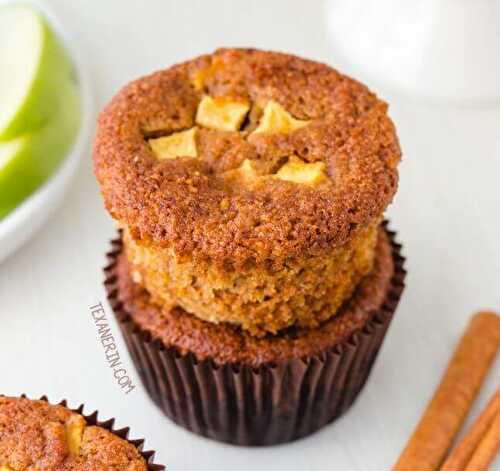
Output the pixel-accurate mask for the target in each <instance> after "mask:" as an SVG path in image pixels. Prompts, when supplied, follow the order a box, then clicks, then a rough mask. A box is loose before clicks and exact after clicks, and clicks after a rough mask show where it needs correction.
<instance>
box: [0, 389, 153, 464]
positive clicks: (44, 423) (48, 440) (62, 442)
mask: <svg viewBox="0 0 500 471" xmlns="http://www.w3.org/2000/svg"><path fill="white" fill-rule="evenodd" d="M92 417H93V419H94V420H95V416H91V418H90V420H92ZM109 425H110V423H109V422H108V426H109ZM141 443H142V442H141ZM148 461H149V459H148ZM31 469H36V470H40V471H44V470H46V471H55V470H57V471H59V470H60V471H64V470H68V471H69V470H75V471H76V470H93V471H94V470H95V471H100V470H101V471H109V470H120V471H142V470H144V471H146V470H150V469H163V467H160V466H158V465H151V466H150V465H149V464H148V462H147V461H146V459H145V458H144V457H143V456H142V454H141V452H140V450H139V449H138V448H137V446H135V445H134V444H133V443H132V442H129V441H128V440H126V439H124V438H121V437H120V436H118V435H116V434H115V433H113V432H112V431H110V430H109V427H107V428H105V427H104V426H98V425H91V424H88V423H87V420H86V418H85V417H83V416H82V415H81V414H80V413H78V412H75V411H72V410H70V409H68V408H67V407H65V406H64V405H51V404H49V403H48V402H47V401H45V400H30V399H27V398H24V397H20V398H19V397H5V396H0V470H1V471H24V470H31Z"/></svg>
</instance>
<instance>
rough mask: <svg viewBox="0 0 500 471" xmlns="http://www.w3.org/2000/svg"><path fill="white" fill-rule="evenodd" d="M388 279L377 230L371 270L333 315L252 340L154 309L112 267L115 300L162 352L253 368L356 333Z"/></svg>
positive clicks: (122, 263)
mask: <svg viewBox="0 0 500 471" xmlns="http://www.w3.org/2000/svg"><path fill="white" fill-rule="evenodd" d="M393 274H394V262H393V259H392V252H391V246H390V242H389V240H388V237H387V235H386V233H385V232H384V231H383V230H382V229H380V230H379V235H378V243H377V248H376V256H375V263H374V268H373V270H372V271H371V273H370V274H369V275H368V276H366V277H365V278H364V279H363V281H362V282H361V283H360V284H359V286H358V288H357V289H356V291H355V293H354V294H353V296H352V297H351V298H350V299H349V300H348V301H347V302H346V303H344V305H343V307H342V308H341V309H340V310H339V311H338V313H337V315H336V316H334V317H332V318H330V319H329V320H327V321H325V322H324V323H322V324H321V325H320V326H318V327H315V328H300V327H292V328H290V329H286V330H283V331H280V332H279V333H278V334H277V335H267V336H265V337H255V336H252V335H251V334H249V333H248V332H245V331H242V330H241V329H240V328H238V327H235V326H232V325H230V324H226V323H220V324H214V323H211V322H205V321H203V320H201V319H199V318H197V317H196V316H193V315H190V314H188V313H186V312H185V311H184V310H182V309H181V308H174V309H171V310H169V309H166V308H164V307H161V306H158V305H156V304H154V303H153V302H152V300H151V296H150V295H149V293H148V292H147V291H146V290H145V289H144V288H142V287H141V286H140V285H138V284H137V283H135V282H134V281H133V280H132V277H131V274H130V266H129V262H128V260H127V258H126V256H125V255H124V253H123V252H122V253H121V254H120V255H119V259H118V264H117V266H116V267H115V276H117V285H118V290H117V294H116V295H117V297H118V300H119V301H121V302H122V303H123V307H124V309H125V310H126V311H127V312H129V313H130V315H131V317H132V319H133V320H134V322H135V323H137V324H138V325H139V326H140V327H141V328H142V329H143V330H146V331H147V332H149V333H150V334H151V335H152V337H153V338H155V339H159V340H160V341H161V342H162V343H163V344H164V345H165V346H167V347H170V346H172V347H175V348H177V349H178V350H179V351H181V352H183V353H189V352H190V353H193V354H194V355H195V357H196V358H197V359H198V360H204V359H207V358H211V359H213V361H214V362H215V363H216V364H221V365H222V364H226V363H243V364H246V365H251V366H255V367H258V366H259V365H262V364H264V363H269V362H270V363H274V362H280V361H284V360H287V359H290V358H301V357H307V356H311V355H315V354H319V353H321V352H324V351H325V350H326V349H328V348H332V347H333V346H335V345H336V344H337V343H339V342H341V341H343V340H345V339H346V338H348V337H349V336H350V335H352V334H353V333H354V332H356V331H358V330H360V329H362V328H363V326H364V325H366V323H367V322H368V321H369V320H371V318H372V316H373V313H374V312H376V311H377V310H379V309H380V308H381V305H382V303H383V302H384V299H385V298H386V296H387V292H388V290H389V288H390V286H391V280H392V277H393Z"/></svg>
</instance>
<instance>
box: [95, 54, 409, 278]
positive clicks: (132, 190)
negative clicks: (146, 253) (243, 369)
mask: <svg viewBox="0 0 500 471" xmlns="http://www.w3.org/2000/svg"><path fill="white" fill-rule="evenodd" d="M206 96H210V97H214V98H217V97H232V98H233V99H235V100H239V101H240V102H241V103H249V110H248V113H247V115H246V116H245V117H244V119H243V120H242V119H241V115H240V116H238V120H237V126H239V128H238V129H237V130H236V131H226V130H224V131H222V130H218V129H211V128H209V127H204V126H202V125H199V124H197V122H196V115H197V110H198V106H199V104H200V102H201V100H202V99H203V97H206ZM270 101H272V102H275V103H277V104H279V105H280V107H282V108H283V109H285V110H286V112H287V113H289V114H290V115H291V116H292V117H293V120H294V121H293V122H294V123H298V122H299V121H300V122H306V125H303V124H301V125H300V126H293V129H291V130H290V132H255V131H257V130H258V129H259V123H260V124H262V119H263V113H264V111H263V110H264V109H265V107H266V104H268V103H269V102H270ZM201 122H202V123H205V122H206V121H204V120H201ZM230 124H231V123H230ZM194 126H197V132H196V134H193V136H195V140H196V154H194V153H192V154H190V155H191V156H179V157H178V158H167V159H158V158H157V156H156V155H155V154H154V152H153V151H152V147H151V145H150V144H149V142H148V140H150V139H152V138H158V137H160V136H168V135H171V134H172V133H175V132H179V131H186V130H189V129H191V128H193V127H194ZM261 128H262V127H261ZM193 155H196V157H193ZM290 156H296V157H298V158H299V159H301V161H303V162H304V163H306V164H307V163H317V162H321V163H324V169H325V170H324V171H325V172H326V178H324V179H319V180H320V183H319V184H318V185H316V186H313V185H307V184H299V183H295V182H293V181H285V180H282V179H280V178H276V177H275V176H276V174H277V172H278V171H279V169H280V167H281V166H282V165H283V164H284V162H286V159H288V158H290ZM245 160H249V161H250V162H252V164H253V165H254V166H255V172H256V174H257V175H258V176H259V177H260V176H262V178H259V180H258V184H255V185H254V184H251V185H250V184H246V183H245V182H243V183H242V182H241V181H240V180H238V179H236V180H234V179H227V178H225V175H227V173H226V172H231V171H234V170H235V169H237V168H239V167H240V166H241V165H242V164H243V163H244V161H245ZM399 160H400V149H399V145H398V140H397V137H396V133H395V129H394V126H393V124H392V122H391V120H390V118H389V117H388V116H387V105H386V104H385V103H384V102H382V101H381V100H379V99H378V98H377V97H376V96H375V95H374V94H373V93H371V92H370V91H369V90H368V89H367V88H366V87H365V86H363V85H361V84H360V83H358V82H356V81H354V80H352V79H350V78H348V77H346V76H344V75H342V74H340V73H339V72H337V71H336V70H334V69H332V68H331V67H329V66H327V65H325V64H320V63H317V62H313V61H309V60H305V59H301V58H298V57H295V56H292V55H287V54H281V53H276V52H265V51H258V50H253V49H222V50H218V51H216V52H215V53H213V54H210V55H206V56H202V57H199V58H197V59H194V60H191V61H188V62H185V63H182V64H179V65H176V66H173V67H171V68H169V69H166V70H162V71H159V72H156V73H154V74H152V75H150V76H147V77H144V78H141V79H139V80H137V81H135V82H132V83H131V84H129V85H127V86H126V87H125V88H124V89H123V90H121V91H120V92H119V93H118V94H117V95H116V96H115V97H114V98H113V99H112V101H111V102H110V103H109V105H108V106H107V107H106V108H105V110H104V111H103V112H102V113H101V115H100V117H99V124H98V130H97V136H96V141H95V147H94V169H95V173H96V176H97V178H98V180H99V183H100V185H101V190H102V193H103V196H104V200H105V204H106V207H107V209H108V210H109V211H110V213H111V214H112V216H113V217H114V218H115V219H117V220H118V221H120V223H121V224H123V225H125V226H126V227H127V228H128V229H129V230H130V233H131V234H132V236H133V237H134V239H136V240H138V241H140V242H141V243H144V244H151V245H153V246H155V247H171V248H173V250H175V252H176V254H177V255H179V256H186V257H189V258H192V259H193V260H195V261H196V260H210V261H212V262H213V263H217V264H219V265H224V263H227V261H230V263H231V264H232V266H233V267H234V268H236V269H237V268H238V267H242V266H244V265H245V264H247V263H248V262H249V260H250V261H251V262H252V263H257V264H259V263H261V262H264V261H269V260H271V261H272V262H273V263H274V262H276V261H279V260H285V259H287V258H290V257H292V258H293V257H303V256H311V255H314V256H319V255H321V254H325V253H328V252H330V251H331V250H332V249H333V248H334V247H338V246H341V245H343V244H345V243H346V242H347V241H348V240H349V239H350V238H352V237H355V236H356V235H358V234H360V233H362V231H364V230H366V228H367V227H368V226H369V225H370V224H374V223H375V222H376V221H377V220H379V219H380V218H381V215H382V213H383V211H384V210H385V208H386V206H387V205H388V204H389V202H390V201H391V199H392V197H393V195H394V193H395V191H396V187H397V180H398V174H397V168H396V167H397V163H398V161H399ZM321 168H323V167H321Z"/></svg>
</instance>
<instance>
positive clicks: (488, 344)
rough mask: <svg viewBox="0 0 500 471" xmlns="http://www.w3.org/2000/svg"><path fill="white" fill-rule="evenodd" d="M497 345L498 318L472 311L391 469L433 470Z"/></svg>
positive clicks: (490, 314) (442, 457) (397, 470)
mask: <svg viewBox="0 0 500 471" xmlns="http://www.w3.org/2000/svg"><path fill="white" fill-rule="evenodd" d="M499 345H500V317H499V316H498V315H496V314H494V313H492V312H480V313H478V314H475V315H474V316H473V317H472V319H471V321H470V322H469V325H468V327H467V329H466V331H465V333H464V334H463V336H462V338H461V339H460V341H459V343H458V345H457V347H456V350H455V352H454V354H453V357H452V358H451V360H450V362H449V363H448V367H447V369H446V372H445V373H444V376H443V378H442V380H441V383H440V385H439V387H438V388H437V390H436V392H435V393H434V396H433V398H432V400H431V401H430V403H429V404H428V406H427V409H426V411H425V413H424V415H423V416H422V418H421V420H420V422H419V424H418V425H417V427H416V429H415V431H414V432H413V434H412V436H411V437H410V440H409V441H408V444H407V445H406V447H405V449H404V450H403V452H402V454H401V456H400V457H399V460H398V461H397V463H396V464H395V466H394V468H393V469H394V471H414V470H416V469H418V470H419V471H435V470H437V469H438V468H439V466H440V465H441V464H442V462H443V460H444V458H445V456H446V453H447V452H448V450H449V448H450V446H451V444H452V442H453V439H454V437H455V435H456V434H457V432H458V430H459V428H460V426H461V425H462V422H463V421H464V419H465V416H466V415H467V412H468V411H469V409H470V407H471V405H472V403H473V402H474V399H475V397H476V395H477V393H478V391H479V389H480V387H481V385H482V383H483V381H484V378H485V376H486V374H487V372H488V370H489V368H490V366H491V363H492V362H493V359H494V358H495V354H496V353H497V350H498V347H499Z"/></svg>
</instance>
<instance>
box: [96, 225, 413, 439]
mask: <svg viewBox="0 0 500 471" xmlns="http://www.w3.org/2000/svg"><path fill="white" fill-rule="evenodd" d="M384 227H385V228H386V223H384ZM386 231H387V234H388V235H389V238H390V241H391V245H392V253H393V260H394V267H395V270H394V275H393V277H392V280H391V285H390V287H389V289H388V291H387V294H386V298H385V300H384V302H383V303H382V304H381V306H382V307H381V308H380V309H379V310H378V311H376V312H374V313H373V317H372V318H371V320H369V321H368V322H367V323H366V324H365V326H364V327H363V329H361V330H360V331H358V332H356V333H354V334H353V335H351V336H350V337H349V338H348V339H347V340H344V341H342V342H340V343H337V344H336V345H335V346H333V347H331V348H329V349H326V350H325V351H323V352H321V353H320V354H316V355H311V356H308V357H305V358H296V359H290V360H286V361H282V362H279V363H272V364H271V363H269V364H264V365H261V366H259V367H258V368H255V367H251V366H249V365H245V364H241V363H231V364H225V365H223V366H221V365H217V364H215V363H214V361H212V360H210V359H208V360H203V361H198V360H197V359H196V358H195V356H194V355H193V354H191V353H188V354H182V353H181V352H180V351H179V350H178V349H176V348H174V347H166V346H165V345H164V344H163V343H162V342H161V341H160V340H155V339H153V338H152V337H151V335H150V334H149V332H147V331H144V330H143V329H141V327H140V326H139V325H137V324H136V323H135V322H134V320H133V319H132V317H131V316H130V314H129V313H128V312H127V311H126V310H125V308H124V306H123V304H122V303H121V301H120V300H119V299H118V296H117V295H118V288H117V275H116V273H115V267H116V263H117V258H118V256H119V254H120V253H121V251H122V242H121V239H115V240H113V241H112V250H111V251H110V252H109V253H108V254H107V255H108V260H109V264H108V266H107V267H106V268H105V269H104V272H105V286H106V289H107V292H108V300H109V302H110V305H111V307H112V309H113V311H114V313H115V315H116V318H117V320H118V324H119V326H120V328H121V331H122V333H123V335H124V337H125V341H126V343H127V346H128V349H129V352H130V354H131V356H132V359H133V361H134V363H135V365H136V367H137V369H138V370H139V374H140V377H141V380H142V382H143V384H144V385H145V387H146V389H147V391H148V393H149V394H150V396H151V397H152V399H153V401H154V402H155V403H156V404H157V405H158V406H159V407H160V408H161V410H162V411H163V412H164V413H165V414H166V415H167V416H168V417H169V418H170V419H172V420H173V421H174V422H176V423H177V424H179V425H181V426H182V427H185V428H187V429H188V430H191V431H192V432H194V433H197V434H200V435H203V436H206V437H209V438H212V439H215V440H219V441H223V442H228V443H233V444H238V445H273V444H277V443H284V442H288V441H292V440H296V439H298V438H301V437H304V436H306V435H309V434H311V433H313V432H315V431H316V430H318V429H320V428H321V427H323V426H325V425H326V424H328V423H329V422H331V421H332V420H334V419H335V418H336V417H338V416H339V415H341V414H342V413H343V412H345V411H346V410H347V409H348V408H349V406H350V405H351V404H352V403H353V402H354V400H355V399H356V397H357V395H358V393H359V392H360V390H361V389H362V387H363V386H364V384H365V382H366V380H367V378H368V376H369V373H370V371H371V368H372V366H373V363H374V361H375V358H376V356H377V353H378V351H379V349H380V347H381V344H382V341H383V339H384V337H385V334H386V332H387V329H388V327H389V324H390V322H391V320H392V318H393V314H394V311H395V309H396V307H397V305H398V303H399V299H400V297H401V293H402V291H403V289H404V279H405V275H406V272H405V270H404V268H403V265H404V258H403V257H402V256H401V254H400V251H401V245H400V244H397V243H396V242H395V241H394V236H395V234H394V232H391V231H388V230H387V228H386Z"/></svg>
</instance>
